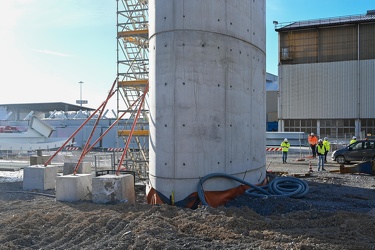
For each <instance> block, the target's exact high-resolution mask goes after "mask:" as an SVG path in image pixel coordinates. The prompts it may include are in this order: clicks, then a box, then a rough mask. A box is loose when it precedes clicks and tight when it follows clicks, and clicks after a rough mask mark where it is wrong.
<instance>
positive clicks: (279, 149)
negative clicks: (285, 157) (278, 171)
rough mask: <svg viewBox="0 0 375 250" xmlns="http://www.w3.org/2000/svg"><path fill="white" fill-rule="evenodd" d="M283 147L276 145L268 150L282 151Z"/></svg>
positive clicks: (267, 149)
mask: <svg viewBox="0 0 375 250" xmlns="http://www.w3.org/2000/svg"><path fill="white" fill-rule="evenodd" d="M281 150H282V148H280V147H274V148H266V151H271V152H274V151H281Z"/></svg>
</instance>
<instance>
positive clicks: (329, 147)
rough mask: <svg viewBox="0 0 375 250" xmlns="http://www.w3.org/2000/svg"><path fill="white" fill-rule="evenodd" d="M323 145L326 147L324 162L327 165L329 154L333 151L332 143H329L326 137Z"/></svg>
mask: <svg viewBox="0 0 375 250" xmlns="http://www.w3.org/2000/svg"><path fill="white" fill-rule="evenodd" d="M323 145H324V146H325V147H326V153H325V154H324V162H325V163H327V154H328V152H329V151H330V150H331V143H330V142H329V141H328V138H327V137H324V140H323Z"/></svg>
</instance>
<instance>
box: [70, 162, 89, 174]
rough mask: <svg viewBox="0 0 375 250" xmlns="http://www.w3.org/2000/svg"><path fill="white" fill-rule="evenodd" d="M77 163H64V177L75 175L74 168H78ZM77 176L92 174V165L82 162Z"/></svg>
mask: <svg viewBox="0 0 375 250" xmlns="http://www.w3.org/2000/svg"><path fill="white" fill-rule="evenodd" d="M76 165H77V162H64V166H63V175H68V174H73V171H74V168H75V167H76ZM79 165H80V166H79V168H78V171H77V174H91V173H92V170H91V163H90V162H81V163H80V164H79Z"/></svg>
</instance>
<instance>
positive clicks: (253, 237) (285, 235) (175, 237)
mask: <svg viewBox="0 0 375 250" xmlns="http://www.w3.org/2000/svg"><path fill="white" fill-rule="evenodd" d="M299 160H300V159H297V158H296V157H295V158H293V157H290V158H289V161H288V163H287V164H281V158H279V157H278V156H274V157H272V156H271V157H267V168H268V171H269V172H270V173H271V174H273V175H276V174H277V175H279V174H280V172H285V173H284V174H286V175H291V174H294V175H295V176H297V177H296V178H300V179H303V180H305V181H306V182H307V183H308V185H309V192H308V193H307V195H306V196H305V197H303V198H298V199H296V198H285V197H284V198H279V197H276V198H274V197H268V198H252V197H249V196H246V195H241V196H239V197H237V198H236V199H234V200H233V201H231V202H230V203H229V204H227V205H226V206H222V207H219V208H211V207H206V206H200V207H199V208H198V209H195V210H192V209H187V208H178V207H174V206H169V205H153V206H152V205H148V204H146V202H145V189H144V186H142V185H137V186H136V194H137V204H136V205H128V204H112V205H105V204H94V203H92V202H88V201H86V202H74V203H69V202H60V201H56V199H55V197H54V190H47V191H38V190H35V191H34V192H26V191H23V190H22V180H18V181H13V182H3V183H1V178H4V177H1V173H0V207H1V211H0V228H1V232H0V246H1V249H340V250H345V249H375V226H374V225H375V176H371V175H367V174H340V173H337V172H331V171H335V170H338V165H337V164H335V163H329V164H327V165H326V169H327V171H325V172H317V171H316V169H315V164H316V163H315V162H314V160H312V161H310V160H305V161H299ZM310 162H311V164H312V165H313V170H314V172H311V173H309V163H310ZM307 173H309V174H307Z"/></svg>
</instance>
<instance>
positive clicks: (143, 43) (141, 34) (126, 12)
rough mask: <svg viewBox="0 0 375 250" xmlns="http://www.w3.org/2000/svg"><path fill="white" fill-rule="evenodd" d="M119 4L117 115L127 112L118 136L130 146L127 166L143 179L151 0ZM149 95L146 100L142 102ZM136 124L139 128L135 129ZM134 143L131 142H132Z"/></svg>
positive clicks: (144, 171)
mask: <svg viewBox="0 0 375 250" xmlns="http://www.w3.org/2000/svg"><path fill="white" fill-rule="evenodd" d="M116 1H117V89H118V91H117V110H118V111H117V112H118V115H119V114H120V113H123V112H127V113H128V115H127V117H126V118H127V121H128V122H127V123H126V125H125V126H124V127H122V128H118V136H119V138H122V139H123V140H124V142H125V144H127V142H128V144H129V145H130V146H129V147H128V149H127V152H126V158H125V159H124V165H125V167H126V168H127V170H133V171H135V172H136V173H138V175H139V177H141V178H143V177H144V178H147V172H148V155H149V154H148V137H149V130H148V128H149V126H148V112H149V108H148V101H147V90H148V73H149V60H148V0H116ZM143 95H145V97H146V100H145V101H144V102H139V98H141V97H142V96H143ZM139 103H142V106H140V104H139ZM134 125H135V126H134ZM128 140H130V141H128Z"/></svg>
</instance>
